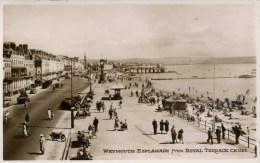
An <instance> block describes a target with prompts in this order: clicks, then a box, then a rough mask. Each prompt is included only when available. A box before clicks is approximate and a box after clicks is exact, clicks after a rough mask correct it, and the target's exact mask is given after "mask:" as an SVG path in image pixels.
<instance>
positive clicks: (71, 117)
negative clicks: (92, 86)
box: [70, 60, 74, 128]
mask: <svg viewBox="0 0 260 163" xmlns="http://www.w3.org/2000/svg"><path fill="white" fill-rule="evenodd" d="M70 74H71V92H70V96H71V108H70V110H71V114H70V119H71V128H74V102H73V92H72V60H71V71H70Z"/></svg>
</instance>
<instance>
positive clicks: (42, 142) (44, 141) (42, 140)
mask: <svg viewBox="0 0 260 163" xmlns="http://www.w3.org/2000/svg"><path fill="white" fill-rule="evenodd" d="M39 142H40V151H41V153H42V154H44V151H45V143H46V139H45V138H44V137H43V134H41V135H40V141H39Z"/></svg>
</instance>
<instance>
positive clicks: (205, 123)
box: [205, 121, 207, 130]
mask: <svg viewBox="0 0 260 163" xmlns="http://www.w3.org/2000/svg"><path fill="white" fill-rule="evenodd" d="M205 130H207V121H205Z"/></svg>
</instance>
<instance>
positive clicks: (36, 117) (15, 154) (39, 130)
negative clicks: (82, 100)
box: [3, 77, 88, 160]
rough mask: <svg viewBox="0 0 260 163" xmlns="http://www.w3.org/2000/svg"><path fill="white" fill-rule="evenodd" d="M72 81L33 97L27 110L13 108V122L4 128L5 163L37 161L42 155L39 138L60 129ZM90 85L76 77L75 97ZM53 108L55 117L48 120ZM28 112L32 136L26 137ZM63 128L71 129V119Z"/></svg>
mask: <svg viewBox="0 0 260 163" xmlns="http://www.w3.org/2000/svg"><path fill="white" fill-rule="evenodd" d="M70 81H71V80H70V79H65V80H63V81H61V83H63V88H57V89H56V90H55V91H53V90H52V86H51V87H50V88H48V89H46V90H45V91H42V92H40V93H38V94H36V95H35V96H33V97H31V98H30V99H31V102H30V103H29V104H28V109H25V108H24V106H23V105H18V104H16V105H14V106H12V108H10V117H11V121H10V123H8V124H7V125H4V126H3V159H4V160H35V159H36V158H37V157H38V155H39V154H40V151H39V135H40V134H44V135H45V138H46V137H49V134H50V133H51V132H52V131H53V130H55V129H59V126H57V124H58V122H59V120H60V118H62V116H63V115H64V114H65V112H67V111H66V110H62V109H60V108H59V105H60V103H61V101H62V100H63V99H64V98H65V97H70V93H71V84H70ZM87 86H88V82H87V80H86V79H82V78H79V77H75V78H73V95H74V96H75V95H77V93H78V92H81V91H83V90H84V89H85V88H86V87H87ZM49 107H50V108H52V109H53V111H54V114H55V118H54V120H52V121H50V120H48V119H47V109H48V108H49ZM26 113H29V116H30V124H29V131H30V133H31V136H29V137H24V136H23V125H22V123H23V122H24V118H25V115H26ZM60 129H70V119H67V123H66V126H65V127H64V125H63V126H62V128H61V127H60Z"/></svg>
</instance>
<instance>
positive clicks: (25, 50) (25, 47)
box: [23, 44, 28, 54]
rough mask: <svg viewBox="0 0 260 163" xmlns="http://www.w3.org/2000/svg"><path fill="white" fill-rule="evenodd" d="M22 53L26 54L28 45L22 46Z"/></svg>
mask: <svg viewBox="0 0 260 163" xmlns="http://www.w3.org/2000/svg"><path fill="white" fill-rule="evenodd" d="M23 52H24V53H25V54H28V45H27V44H23Z"/></svg>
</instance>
